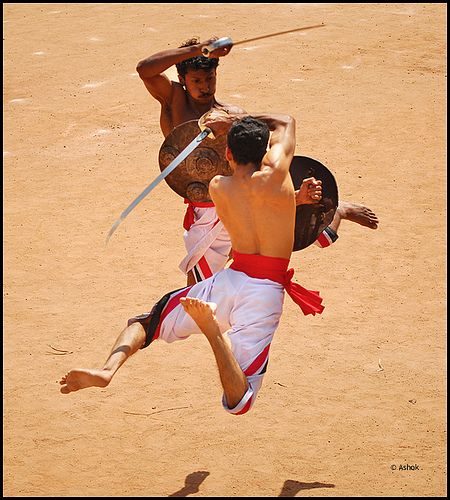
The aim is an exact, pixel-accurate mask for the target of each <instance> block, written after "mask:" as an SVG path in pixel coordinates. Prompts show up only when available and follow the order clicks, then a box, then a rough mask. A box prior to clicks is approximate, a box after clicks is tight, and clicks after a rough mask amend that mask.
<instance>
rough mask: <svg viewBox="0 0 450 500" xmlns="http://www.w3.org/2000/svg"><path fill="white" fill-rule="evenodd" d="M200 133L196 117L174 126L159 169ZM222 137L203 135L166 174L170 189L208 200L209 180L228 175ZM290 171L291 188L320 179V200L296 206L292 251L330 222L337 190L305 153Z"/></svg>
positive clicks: (325, 171) (306, 243) (327, 173)
mask: <svg viewBox="0 0 450 500" xmlns="http://www.w3.org/2000/svg"><path fill="white" fill-rule="evenodd" d="M199 133H200V128H199V126H198V123H197V121H196V120H192V121H188V122H185V123H182V124H181V125H179V126H178V127H175V128H174V129H173V130H172V132H170V134H169V135H168V136H167V137H166V139H165V140H164V142H163V144H162V146H161V148H160V150H159V167H160V169H161V172H162V171H164V169H165V168H166V167H167V166H168V165H169V164H170V162H171V161H172V160H173V159H174V158H176V157H177V155H178V154H180V153H181V152H182V151H183V149H184V148H185V147H186V146H187V145H188V144H189V143H190V142H191V141H192V139H194V138H195V137H196V136H197V135H198V134H199ZM225 146H226V136H220V137H218V138H215V139H211V138H209V137H207V138H206V139H204V140H203V141H202V142H201V143H200V145H199V146H198V147H197V148H196V149H194V151H192V153H191V154H190V155H189V156H188V157H187V158H186V159H185V160H183V162H181V163H180V165H178V167H176V168H175V170H174V171H173V172H171V173H170V174H169V175H168V176H167V177H166V182H167V184H168V185H169V187H170V188H172V189H173V191H175V192H176V193H177V194H178V195H180V196H182V197H183V198H187V199H188V200H190V201H192V202H197V203H198V202H207V201H211V199H210V198H209V194H208V186H209V182H210V180H211V179H212V178H213V177H214V176H216V175H231V169H230V167H229V165H228V162H227V160H226V159H225ZM290 174H291V178H292V182H293V184H294V188H295V189H299V188H300V186H301V184H302V181H303V179H305V178H307V177H315V178H316V179H320V180H321V181H322V200H321V202H320V203H316V204H311V205H299V206H297V209H296V218H295V239H294V248H293V250H294V251H297V250H302V249H303V248H306V247H307V246H309V245H311V243H314V241H315V240H316V239H317V237H318V236H319V235H320V233H321V232H322V231H323V230H324V229H325V228H326V227H327V226H328V225H329V224H330V223H331V221H332V220H333V217H334V214H335V212H336V209H337V206H338V189H337V184H336V181H335V179H334V177H333V174H332V173H331V172H330V171H329V170H328V168H327V167H325V165H323V164H322V163H320V162H319V161H317V160H315V159H313V158H309V157H307V156H294V158H293V159H292V163H291V166H290Z"/></svg>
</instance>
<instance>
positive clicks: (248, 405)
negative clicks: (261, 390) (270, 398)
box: [232, 396, 253, 415]
mask: <svg viewBox="0 0 450 500" xmlns="http://www.w3.org/2000/svg"><path fill="white" fill-rule="evenodd" d="M252 399H253V396H252V397H251V398H250V399H249V400H248V401H247V402H246V403H245V406H244V408H242V410H241V411H238V412H237V413H232V415H242V414H243V413H247V412H248V410H249V409H250V406H251V404H252Z"/></svg>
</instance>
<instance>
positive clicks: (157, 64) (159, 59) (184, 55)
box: [136, 43, 203, 78]
mask: <svg viewBox="0 0 450 500" xmlns="http://www.w3.org/2000/svg"><path fill="white" fill-rule="evenodd" d="M202 46H203V44H200V43H198V44H196V45H190V46H188V47H180V48H178V49H169V50H163V51H161V52H158V53H156V54H153V55H152V56H150V57H147V59H143V60H142V61H139V63H138V65H137V67H136V71H137V72H138V73H139V76H140V77H141V78H151V77H152V76H155V75H159V74H161V73H163V72H164V71H166V69H168V68H170V67H171V66H173V65H175V64H178V63H180V62H182V61H184V60H185V59H190V58H191V57H196V56H201V55H202V51H201V49H202Z"/></svg>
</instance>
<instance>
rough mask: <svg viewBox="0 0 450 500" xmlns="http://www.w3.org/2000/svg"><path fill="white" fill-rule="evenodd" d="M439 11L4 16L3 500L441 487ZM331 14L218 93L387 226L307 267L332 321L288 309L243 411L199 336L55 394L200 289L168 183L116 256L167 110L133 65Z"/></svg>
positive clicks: (249, 65) (225, 79)
mask: <svg viewBox="0 0 450 500" xmlns="http://www.w3.org/2000/svg"><path fill="white" fill-rule="evenodd" d="M446 10H447V7H446V5H445V4H407V3H403V4H336V5H332V4H320V3H315V4H211V5H207V4H124V3H122V4H120V3H119V4H101V3H93V4H50V3H46V4H30V5H26V4H13V3H6V4H4V5H3V40H4V49H3V58H4V69H3V78H4V80H3V106H4V110H3V116H4V132H3V141H4V142H3V161H4V166H3V181H4V187H3V189H4V191H3V209H4V214H3V244H4V255H3V271H4V278H3V305H4V312H3V320H4V322H3V324H4V326H3V333H4V337H3V339H4V340H3V348H4V354H3V361H4V367H3V377H4V378H3V402H4V410H3V415H4V420H3V423H4V427H3V440H4V452H3V465H4V478H3V493H4V495H5V496H50V497H51V496H62V497H64V496H79V497H84V496H108V497H114V496H147V497H153V496H162V497H164V496H187V495H192V496H228V497H235V496H350V497H352V496H439V495H446V479H447V478H446V468H447V467H446V466H447V457H446V230H445V224H446V182H447V178H446V146H447V143H446V88H447V75H446V55H447V54H446V51H447V46H446V28H447V25H446V14H447V12H446ZM322 22H324V23H326V27H323V28H320V29H316V30H311V31H308V32H303V33H297V34H290V35H285V36H282V37H277V38H271V39H268V40H261V41H258V42H255V43H253V44H249V45H241V46H239V47H235V48H234V49H233V51H232V52H231V54H230V55H229V56H227V57H226V58H224V59H221V62H220V66H219V81H218V90H217V97H218V98H219V99H222V100H223V101H225V102H231V103H236V104H238V105H240V106H242V107H244V108H245V109H247V110H248V111H255V112H256V111H281V112H290V113H291V114H293V115H294V116H295V118H296V119H297V121H298V139H297V141H298V142H297V150H296V154H302V155H306V156H312V157H314V158H317V159H319V160H320V161H322V162H323V163H325V164H326V165H327V166H328V168H329V169H330V170H332V171H333V172H334V174H335V176H336V179H337V181H338V185H339V191H340V198H341V199H343V200H350V201H356V202H360V203H364V204H366V205H367V206H369V207H370V208H371V209H372V210H374V211H375V212H376V213H377V215H378V217H379V219H380V226H379V228H378V230H376V231H372V230H369V229H366V228H362V227H361V226H359V225H357V224H354V223H350V222H343V224H342V225H341V229H340V239H339V240H338V242H337V243H336V244H335V245H334V246H333V247H331V248H328V249H323V250H320V249H319V248H317V247H315V246H310V247H308V248H307V249H305V250H303V251H301V252H296V253H295V254H294V256H293V259H292V264H293V266H294V267H295V269H296V280H297V282H300V283H302V284H303V285H304V286H306V287H308V288H312V289H315V290H320V291H321V294H322V296H323V297H324V303H325V306H326V309H325V311H324V314H323V315H321V316H317V317H304V316H303V315H302V314H301V312H300V310H299V309H298V308H297V306H296V305H295V304H294V303H293V302H292V301H291V300H290V299H289V298H287V300H286V302H285V304H286V305H285V313H284V316H283V318H282V321H281V325H280V328H279V330H278V332H277V333H276V335H275V339H274V342H273V344H272V349H271V358H270V363H269V368H268V371H267V374H266V377H265V381H264V384H263V387H262V389H261V391H260V394H259V397H258V400H257V403H256V406H255V407H254V409H253V411H252V412H250V413H249V414H246V415H244V416H241V417H235V416H231V415H229V414H227V413H226V412H224V411H223V410H222V408H221V404H220V398H221V389H220V384H219V379H218V373H217V369H216V366H215V363H214V360H213V356H212V353H211V352H210V348H209V346H208V345H207V343H206V341H205V339H204V338H203V337H202V336H197V337H195V338H190V339H189V340H186V341H185V342H180V343H178V344H176V345H173V344H172V345H167V344H163V343H156V344H155V345H154V346H153V347H151V348H150V349H148V350H147V351H144V352H140V353H138V354H137V355H136V356H134V357H133V358H131V359H130V360H129V361H128V363H127V364H126V365H125V366H124V367H123V368H122V369H121V370H120V371H119V373H118V374H117V376H116V378H115V379H114V381H113V383H112V384H111V385H110V386H109V387H108V388H107V389H87V390H85V391H81V392H78V393H73V394H70V395H62V394H60V392H59V383H58V381H59V379H60V377H61V376H62V375H63V374H64V373H65V372H66V371H67V370H68V369H70V368H73V367H75V366H81V367H83V366H84V367H99V366H101V365H102V363H103V362H104V360H105V359H106V356H107V354H108V353H109V350H110V347H111V346H112V344H113V341H114V340H115V338H116V336H117V334H118V333H119V331H120V330H121V329H122V327H123V326H124V324H125V322H126V319H127V318H128V317H130V316H131V315H133V314H137V313H141V312H142V311H145V310H147V309H148V308H149V306H151V305H152V304H153V303H154V301H155V300H157V299H158V298H159V297H160V296H161V295H162V294H163V293H165V292H167V291H169V290H173V289H175V288H179V287H180V286H183V285H184V282H185V281H184V277H183V275H182V274H181V272H180V271H179V270H178V267H177V266H178V263H179V261H180V260H181V259H182V258H183V256H184V246H183V242H182V232H181V222H182V218H183V215H184V210H185V206H184V205H183V202H182V199H181V198H180V197H179V196H178V195H176V194H175V193H174V192H173V191H172V190H171V189H170V188H169V187H168V186H167V184H165V183H162V184H161V185H160V186H158V188H157V189H155V191H154V192H153V193H152V194H151V195H150V196H149V197H148V198H146V199H145V201H144V202H142V203H141V204H140V205H139V206H138V208H136V209H135V211H134V212H132V214H130V215H129V216H128V218H127V219H126V221H125V222H124V223H123V224H122V225H121V226H120V227H119V229H118V230H117V232H116V233H115V234H114V235H113V238H112V239H111V241H110V243H109V245H108V246H107V247H106V248H105V246H104V241H105V236H106V234H107V233H108V231H109V229H110V227H111V225H112V224H113V222H114V221H115V220H116V218H117V217H118V216H119V215H120V213H121V212H122V210H124V209H125V207H126V206H127V205H128V204H129V203H130V202H131V201H132V200H133V199H134V198H135V197H136V196H137V195H138V194H139V193H140V192H141V191H142V190H143V189H144V187H145V186H147V184H148V183H149V182H150V181H151V180H152V179H153V178H154V177H155V176H156V175H157V173H159V169H158V164H157V155H158V151H159V148H160V146H161V144H162V142H163V137H162V134H161V132H160V130H159V124H158V122H159V105H158V103H157V102H156V101H155V100H153V99H152V98H151V96H150V95H149V94H148V93H147V91H146V90H145V87H144V86H143V84H142V82H141V81H140V79H139V78H138V76H137V74H136V71H135V67H136V63H137V62H138V61H139V60H140V59H143V58H144V57H147V56H149V55H150V54H152V53H153V52H157V51H159V50H163V49H166V48H168V47H174V46H177V45H178V44H179V43H181V42H182V41H183V40H184V39H186V38H189V37H190V36H192V35H199V36H200V37H201V38H204V39H205V38H208V37H209V36H210V35H212V34H216V35H218V36H231V37H232V38H233V39H234V40H236V41H237V40H240V39H243V38H250V37H255V36H258V35H261V34H265V33H271V32H275V31H282V30H286V29H288V28H291V27H292V28H295V27H299V26H307V25H311V24H318V23H322ZM56 349H59V351H57V350H56ZM381 367H382V368H381ZM407 465H408V466H409V467H408V469H407V470H403V468H402V467H401V466H403V467H405V468H406V466H407ZM411 468H412V469H413V470H411Z"/></svg>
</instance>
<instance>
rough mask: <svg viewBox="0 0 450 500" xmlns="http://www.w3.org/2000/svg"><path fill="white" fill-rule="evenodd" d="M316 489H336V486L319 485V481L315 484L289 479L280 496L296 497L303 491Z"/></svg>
mask: <svg viewBox="0 0 450 500" xmlns="http://www.w3.org/2000/svg"><path fill="white" fill-rule="evenodd" d="M314 488H334V484H327V483H319V482H318V481H315V482H314V483H300V482H299V481H293V480H292V479H287V480H286V481H285V482H284V484H283V488H282V489H281V492H280V494H279V495H278V496H279V497H294V496H295V495H296V494H297V493H298V492H299V491H301V490H312V489H314Z"/></svg>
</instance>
